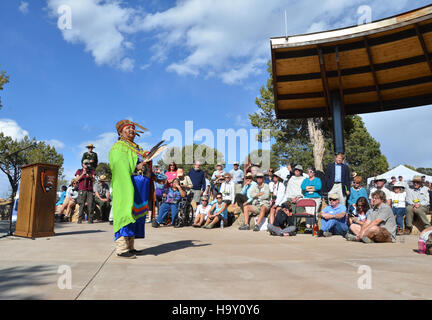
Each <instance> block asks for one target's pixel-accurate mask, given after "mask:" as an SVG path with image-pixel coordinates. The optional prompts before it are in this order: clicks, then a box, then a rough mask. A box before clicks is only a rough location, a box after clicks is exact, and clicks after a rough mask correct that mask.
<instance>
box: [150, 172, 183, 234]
mask: <svg viewBox="0 0 432 320" xmlns="http://www.w3.org/2000/svg"><path fill="white" fill-rule="evenodd" d="M164 197H166V198H165V201H164V203H163V204H162V205H161V206H160V208H159V213H158V216H157V219H156V220H153V222H152V227H153V228H158V227H159V226H160V224H161V223H162V221H163V220H164V218H165V216H166V215H167V214H168V212H169V211H171V221H172V225H174V226H175V223H174V222H175V219H176V217H177V213H178V203H179V201H180V199H181V198H183V197H186V192H185V191H184V190H183V189H182V187H181V185H180V181H179V179H174V180H173V182H172V187H170V188H169V189H168V192H167V193H166V194H164Z"/></svg>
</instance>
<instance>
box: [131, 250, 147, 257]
mask: <svg viewBox="0 0 432 320" xmlns="http://www.w3.org/2000/svg"><path fill="white" fill-rule="evenodd" d="M129 252H130V253H132V254H134V255H136V256H143V255H144V252H143V251H142V250H135V249H132V250H129Z"/></svg>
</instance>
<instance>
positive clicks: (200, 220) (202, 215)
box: [192, 196, 211, 228]
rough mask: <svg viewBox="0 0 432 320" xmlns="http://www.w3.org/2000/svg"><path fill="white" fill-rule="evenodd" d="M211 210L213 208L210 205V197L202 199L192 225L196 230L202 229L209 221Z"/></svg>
mask: <svg viewBox="0 0 432 320" xmlns="http://www.w3.org/2000/svg"><path fill="white" fill-rule="evenodd" d="M210 209H211V206H210V205H209V204H208V197H207V196H203V197H202V198H201V204H199V205H198V206H197V208H196V211H195V221H194V223H193V224H192V226H193V227H195V228H200V227H201V226H202V225H203V224H204V222H205V221H206V220H207V216H208V214H209V211H210Z"/></svg>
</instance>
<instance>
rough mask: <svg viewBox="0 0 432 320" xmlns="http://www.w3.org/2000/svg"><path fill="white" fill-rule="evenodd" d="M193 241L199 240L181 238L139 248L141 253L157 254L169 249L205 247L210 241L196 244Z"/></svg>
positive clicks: (169, 250)
mask: <svg viewBox="0 0 432 320" xmlns="http://www.w3.org/2000/svg"><path fill="white" fill-rule="evenodd" d="M194 241H198V242H199V240H181V241H175V242H169V243H164V244H160V245H158V246H156V247H151V248H147V249H144V250H140V254H141V255H146V254H152V255H154V256H158V255H160V254H164V253H168V252H171V251H176V250H181V249H186V248H190V247H195V248H196V247H205V246H209V245H210V243H205V244H199V245H197V244H195V243H194Z"/></svg>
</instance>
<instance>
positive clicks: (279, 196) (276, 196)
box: [269, 171, 285, 223]
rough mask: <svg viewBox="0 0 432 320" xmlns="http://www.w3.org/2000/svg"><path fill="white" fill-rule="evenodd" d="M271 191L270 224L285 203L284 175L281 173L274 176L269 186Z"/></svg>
mask: <svg viewBox="0 0 432 320" xmlns="http://www.w3.org/2000/svg"><path fill="white" fill-rule="evenodd" d="M269 190H270V213H269V223H273V221H274V219H275V215H276V212H277V211H278V210H279V208H280V206H281V205H282V203H284V202H285V185H284V184H283V179H282V175H281V173H280V172H279V171H276V172H275V173H274V174H273V181H271V182H270V184H269Z"/></svg>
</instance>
